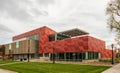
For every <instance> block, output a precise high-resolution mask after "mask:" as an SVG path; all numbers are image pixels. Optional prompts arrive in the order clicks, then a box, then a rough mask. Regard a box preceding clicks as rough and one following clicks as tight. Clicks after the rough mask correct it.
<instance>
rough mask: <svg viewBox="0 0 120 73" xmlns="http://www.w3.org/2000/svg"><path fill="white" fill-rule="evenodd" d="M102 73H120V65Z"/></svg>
mask: <svg viewBox="0 0 120 73" xmlns="http://www.w3.org/2000/svg"><path fill="white" fill-rule="evenodd" d="M102 73H120V63H119V64H117V65H115V66H113V67H111V68H109V69H107V70H105V71H103V72H102Z"/></svg>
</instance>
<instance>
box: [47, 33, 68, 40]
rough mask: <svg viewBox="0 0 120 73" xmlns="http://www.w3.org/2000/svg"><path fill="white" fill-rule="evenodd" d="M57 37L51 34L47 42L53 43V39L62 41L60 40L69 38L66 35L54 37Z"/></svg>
mask: <svg viewBox="0 0 120 73" xmlns="http://www.w3.org/2000/svg"><path fill="white" fill-rule="evenodd" d="M56 36H57V37H55V34H52V35H50V36H49V41H55V38H56V39H57V40H62V39H65V38H70V37H69V36H67V35H63V34H59V33H58V34H57V35H56Z"/></svg>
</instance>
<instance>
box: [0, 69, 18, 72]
mask: <svg viewBox="0 0 120 73" xmlns="http://www.w3.org/2000/svg"><path fill="white" fill-rule="evenodd" d="M0 73H18V72H13V71H9V70H5V69H0Z"/></svg>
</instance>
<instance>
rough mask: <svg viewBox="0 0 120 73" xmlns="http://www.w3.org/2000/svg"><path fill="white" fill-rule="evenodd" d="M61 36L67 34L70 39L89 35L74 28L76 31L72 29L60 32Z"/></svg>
mask: <svg viewBox="0 0 120 73" xmlns="http://www.w3.org/2000/svg"><path fill="white" fill-rule="evenodd" d="M59 34H65V35H68V36H70V37H74V36H81V35H87V34H89V33H88V32H86V31H83V30H81V29H78V28H74V29H70V30H66V31H62V32H59Z"/></svg>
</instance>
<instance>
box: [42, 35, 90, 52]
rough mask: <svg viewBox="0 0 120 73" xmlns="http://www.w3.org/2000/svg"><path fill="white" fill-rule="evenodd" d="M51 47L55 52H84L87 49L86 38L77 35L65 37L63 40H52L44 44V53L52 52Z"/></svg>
mask: <svg viewBox="0 0 120 73" xmlns="http://www.w3.org/2000/svg"><path fill="white" fill-rule="evenodd" d="M53 47H54V48H55V52H57V53H58V52H84V51H86V50H88V38H87V36H85V37H78V38H67V39H64V40H57V41H53V42H48V43H46V44H45V45H44V50H43V52H44V53H52V52H53Z"/></svg>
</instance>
